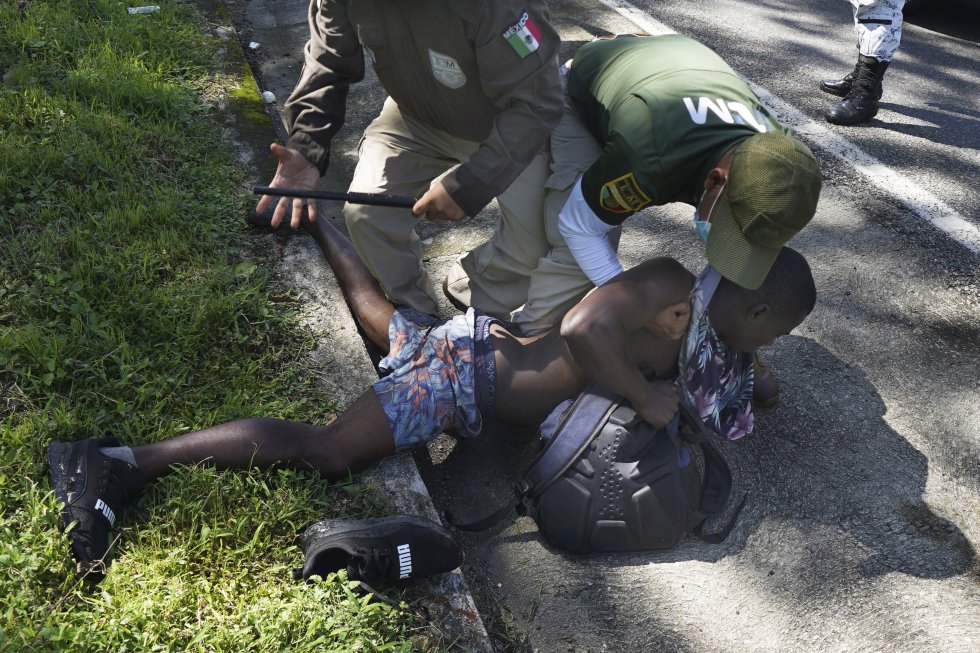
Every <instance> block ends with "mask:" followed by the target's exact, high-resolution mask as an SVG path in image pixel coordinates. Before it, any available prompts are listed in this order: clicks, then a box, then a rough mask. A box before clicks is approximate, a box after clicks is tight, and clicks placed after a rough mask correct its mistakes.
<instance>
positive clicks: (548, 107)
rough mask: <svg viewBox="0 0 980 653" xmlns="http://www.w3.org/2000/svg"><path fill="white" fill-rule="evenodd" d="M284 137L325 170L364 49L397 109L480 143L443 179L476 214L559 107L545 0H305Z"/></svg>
mask: <svg viewBox="0 0 980 653" xmlns="http://www.w3.org/2000/svg"><path fill="white" fill-rule="evenodd" d="M309 23H310V35H311V36H310V40H309V42H308V43H307V44H306V49H305V67H304V70H303V74H302V76H301V77H300V80H299V83H298V84H297V86H296V89H295V90H294V91H293V93H292V95H291V96H290V97H289V100H288V101H287V102H286V106H285V108H286V116H287V119H288V121H289V123H290V132H289V146H290V147H294V148H296V149H298V150H299V151H300V152H302V153H303V155H304V156H306V158H307V159H309V160H310V161H311V162H313V163H314V164H315V165H317V166H318V167H319V168H320V171H321V173H322V172H323V171H325V170H326V168H327V163H328V158H329V154H330V139H331V138H333V136H334V134H336V133H337V131H338V130H339V129H340V128H341V126H342V125H343V122H344V114H345V111H346V101H347V92H348V89H349V87H350V85H351V84H353V83H355V82H358V81H360V80H361V79H363V77H364V60H365V56H366V57H367V59H368V60H369V61H370V62H371V63H372V65H373V66H374V70H375V72H376V73H377V75H378V78H379V79H380V80H381V84H382V85H383V86H384V88H385V90H386V91H387V92H388V94H389V95H390V96H391V97H392V98H393V99H394V100H395V102H396V103H397V104H398V107H399V109H400V110H401V111H402V112H403V113H404V114H405V115H407V116H409V117H411V118H414V119H415V120H418V121H420V122H422V123H424V124H426V125H429V126H431V127H434V128H436V129H439V130H442V131H444V132H447V133H448V134H450V135H452V136H455V137H457V138H462V139H465V140H470V141H473V142H476V143H480V146H479V148H478V149H477V151H476V152H475V153H474V154H473V155H472V156H471V157H470V159H469V161H466V162H464V163H463V165H461V166H460V167H459V168H457V169H456V170H454V171H453V172H452V173H450V174H449V175H448V176H447V177H446V178H445V179H444V180H443V184H444V185H445V187H446V189H447V190H448V192H449V194H450V195H451V196H452V197H453V199H454V200H455V201H456V203H457V204H459V206H460V207H461V208H462V209H463V210H464V211H465V212H466V213H467V214H468V215H475V214H476V213H478V212H479V211H480V210H481V209H482V208H483V207H484V206H485V205H486V204H487V203H488V202H489V201H490V200H491V199H492V198H493V197H495V196H496V195H498V194H499V193H501V192H503V191H504V190H505V189H506V188H507V187H508V186H509V185H510V184H511V182H512V181H514V179H515V178H516V177H517V175H518V174H519V173H520V172H521V171H522V170H523V169H524V168H525V167H526V166H527V165H528V163H530V161H531V160H532V158H533V157H534V155H535V154H536V153H537V151H538V150H539V149H540V148H541V146H542V145H543V144H544V143H545V141H546V140H547V138H548V135H549V134H550V132H551V129H552V128H553V127H554V126H555V125H556V124H557V122H558V120H559V119H560V117H561V113H562V90H561V83H560V81H559V76H558V66H557V52H558V45H559V39H558V36H557V34H556V33H555V31H554V29H553V28H552V26H551V24H550V22H549V15H548V9H547V5H546V4H545V2H544V1H543V0H346V1H344V0H319V1H318V0H312V2H311V4H310V10H309Z"/></svg>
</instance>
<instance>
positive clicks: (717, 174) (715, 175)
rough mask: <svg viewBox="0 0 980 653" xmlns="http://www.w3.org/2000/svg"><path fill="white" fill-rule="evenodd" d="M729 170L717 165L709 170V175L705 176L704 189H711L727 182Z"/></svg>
mask: <svg viewBox="0 0 980 653" xmlns="http://www.w3.org/2000/svg"><path fill="white" fill-rule="evenodd" d="M727 175H728V171H727V170H726V169H724V168H722V167H721V166H716V167H714V168H712V169H711V170H709V171H708V176H707V177H705V178H704V189H705V190H711V189H712V188H714V187H716V186H721V185H722V184H723V183H725V178H726V177H727Z"/></svg>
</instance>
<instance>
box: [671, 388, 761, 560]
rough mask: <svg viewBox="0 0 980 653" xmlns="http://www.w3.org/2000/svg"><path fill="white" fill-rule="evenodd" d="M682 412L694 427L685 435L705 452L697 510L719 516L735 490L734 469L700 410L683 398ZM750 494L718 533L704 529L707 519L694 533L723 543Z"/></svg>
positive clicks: (679, 406) (707, 515)
mask: <svg viewBox="0 0 980 653" xmlns="http://www.w3.org/2000/svg"><path fill="white" fill-rule="evenodd" d="M678 408H679V409H680V413H681V415H682V416H683V418H684V421H686V422H687V423H688V425H690V427H691V429H692V430H691V431H690V432H687V433H686V434H685V435H684V438H685V439H686V440H688V441H689V442H691V443H693V444H698V445H700V446H701V451H702V453H703V454H704V478H703V479H702V481H701V500H700V502H699V504H698V512H700V513H701V514H702V515H704V516H705V517H709V516H711V515H716V514H718V513H720V512H721V511H722V510H724V509H725V506H726V505H728V500H729V498H730V497H731V493H732V470H731V467H729V466H728V461H726V460H725V457H724V456H723V455H721V452H720V451H718V447H716V446H715V443H714V442H712V441H711V435H710V434H709V432H708V427H707V426H705V425H704V420H702V419H701V418H700V417H698V415H697V413H695V412H694V410H693V409H692V408H691V407H690V406H689V405H688V404H687V403H686V402H684V401H681V402H680V403H679V404H678ZM747 498H748V494H745V495H744V496H743V497H742V500H741V501H740V502H739V504H738V507H737V508H736V509H735V514H733V515H732V518H731V519H729V520H728V523H727V524H725V526H724V527H723V528H722V529H721V530H720V531H718V532H716V533H705V532H704V520H702V521H701V523H700V524H698V525H697V526H696V527H695V528H694V529H693V530H692V531H691V532H692V533H694V535H695V536H697V537H698V538H700V539H702V540H704V541H705V542H709V543H711V544H720V543H721V542H724V541H725V538H727V537H728V535H729V534H730V533H731V532H732V529H733V528H735V522H736V521H738V516H739V515H740V514H741V513H742V508H744V507H745V500H746V499H747Z"/></svg>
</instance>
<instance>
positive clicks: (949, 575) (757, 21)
mask: <svg viewBox="0 0 980 653" xmlns="http://www.w3.org/2000/svg"><path fill="white" fill-rule="evenodd" d="M916 3H917V4H918V5H919V8H920V9H919V10H917V11H915V12H913V13H915V14H916V17H915V22H912V21H909V22H907V23H906V29H905V33H904V38H903V44H902V47H901V49H900V51H899V53H898V55H897V56H896V59H895V61H894V63H893V64H892V66H891V68H890V69H889V70H888V74H887V76H886V78H885V94H884V97H883V99H882V110H881V112H880V113H879V114H878V116H877V118H876V119H874V120H873V121H872V122H871V123H870V124H868V125H865V126H861V127H854V128H841V127H834V126H831V125H829V124H827V123H826V122H825V121H824V120H823V118H822V114H823V112H824V111H825V110H826V109H827V108H828V107H829V106H830V104H831V103H832V102H833V100H834V98H833V97H832V96H828V95H825V94H823V93H821V92H820V91H818V90H817V88H816V85H817V83H818V81H819V80H820V79H821V78H824V77H835V76H840V75H842V74H843V73H845V72H847V71H849V70H850V69H851V68H852V67H853V65H854V57H855V56H856V52H855V48H854V36H853V28H852V25H851V13H850V11H851V10H850V6H849V4H848V3H846V2H843V1H842V0H837V1H831V2H827V1H818V0H802V1H800V2H795V3H785V2H784V3H776V2H771V1H769V0H762V1H757V2H746V1H741V0H727V1H724V2H706V1H703V0H683V1H682V0H658V1H657V2H655V3H654V2H649V3H646V4H634V5H629V6H624V5H622V4H621V3H616V2H612V0H609V1H608V2H606V3H601V2H599V1H598V0H560V1H555V2H553V3H552V5H551V6H552V16H553V18H554V20H555V23H556V25H557V26H558V28H559V32H560V34H561V36H562V38H563V40H564V42H565V45H564V54H566V55H567V56H571V54H572V53H573V52H574V50H575V48H576V47H577V46H578V45H581V44H582V43H584V42H587V41H589V40H591V39H592V38H594V37H595V36H599V35H603V34H607V33H617V32H636V31H643V30H647V31H662V30H664V29H672V30H674V31H677V32H680V33H683V34H687V35H690V36H694V37H696V38H698V39H700V40H702V41H703V42H705V43H707V44H708V45H710V46H711V47H712V48H714V49H715V50H716V51H718V52H719V53H720V54H721V55H722V56H724V57H725V58H726V59H727V60H728V61H729V63H730V64H731V65H732V66H733V67H734V68H735V69H736V70H737V71H739V72H740V73H741V74H742V75H743V76H744V77H745V78H746V79H747V80H748V81H749V82H750V83H752V84H753V85H755V87H756V88H757V92H759V93H762V94H764V95H765V96H766V99H767V101H768V102H770V103H771V105H772V106H773V108H775V109H776V112H777V114H778V115H779V116H780V117H781V119H783V120H784V121H785V122H788V123H790V124H792V125H793V127H794V128H795V129H796V130H797V132H798V133H799V135H800V136H801V138H803V140H805V141H806V142H807V143H808V144H809V145H810V147H811V148H812V149H813V150H814V152H815V154H816V156H817V157H818V159H819V160H820V162H821V167H822V171H823V175H824V189H823V193H822V195H821V201H820V205H819V207H818V210H817V215H816V217H815V219H814V220H813V222H812V223H811V225H810V226H808V227H807V229H806V230H804V232H802V233H801V234H800V235H799V236H798V237H797V238H795V239H794V241H793V242H792V243H791V244H792V245H793V246H794V247H796V248H797V249H799V250H800V251H802V252H803V253H804V254H805V255H806V256H807V257H808V259H809V260H810V262H811V265H812V267H813V269H814V274H815V277H816V280H817V283H818V290H819V299H818V304H817V308H816V310H815V311H814V313H813V314H812V315H811V316H810V318H809V319H808V320H807V321H806V322H805V323H804V324H803V325H802V327H801V328H800V329H798V330H797V331H796V332H795V333H794V334H793V335H791V336H789V337H786V338H782V339H780V341H779V342H777V343H776V344H775V345H774V346H772V347H770V348H769V349H768V350H767V351H766V352H764V353H765V356H766V358H767V360H768V361H770V363H771V365H772V367H773V369H774V371H775V372H776V374H777V375H778V376H779V377H780V378H781V379H782V383H783V399H782V401H781V402H780V404H779V405H778V406H777V407H775V408H773V409H770V410H768V411H765V412H763V413H760V414H759V416H758V420H757V428H756V432H755V433H753V434H752V435H751V436H749V437H746V438H744V439H742V440H740V441H737V442H733V443H725V444H723V445H722V446H723V450H724V452H725V453H726V455H727V456H728V458H729V460H730V462H731V464H732V467H733V472H734V474H735V479H736V494H741V493H747V496H748V499H747V503H746V506H745V509H744V511H743V513H742V515H741V517H740V519H739V522H738V526H737V528H736V529H735V531H734V532H733V533H732V535H731V536H730V537H729V538H728V540H727V541H726V542H725V543H723V544H721V545H709V544H705V543H703V542H700V541H697V540H686V541H684V542H683V543H682V545H681V546H680V547H679V548H678V549H676V550H674V551H670V552H662V553H650V554H636V555H622V556H600V557H591V558H581V557H574V556H569V555H566V554H563V553H561V552H558V551H554V550H550V549H548V548H547V547H545V546H544V545H542V543H541V542H540V540H539V539H538V538H537V536H536V534H535V529H534V524H533V522H531V521H529V520H527V519H526V518H522V519H518V520H515V521H506V522H504V523H503V524H502V525H501V526H500V527H499V528H497V529H495V530H493V531H490V532H486V533H481V534H477V535H467V536H463V538H462V539H463V542H464V545H465V548H466V556H467V562H466V564H465V565H464V573H465V575H466V577H467V579H468V581H469V585H470V587H471V589H472V590H473V591H474V594H475V596H476V600H477V605H478V607H479V609H480V612H481V615H482V617H483V619H484V622H485V623H486V624H487V626H488V627H489V629H490V632H491V636H492V638H493V640H494V643H495V645H496V646H497V648H498V650H520V651H523V650H540V651H586V650H591V651H719V652H720V651H732V650H738V651H885V650H887V651H910V652H912V651H915V652H917V653H918V652H923V651H925V652H932V651H935V652H940V651H942V652H946V651H953V652H958V651H963V652H966V651H969V652H971V653H972V652H973V651H977V650H980V563H978V559H977V548H978V546H980V401H978V399H980V365H978V362H977V358H978V354H980V278H978V277H980V253H978V252H980V232H978V227H980V190H978V183H980V182H978V174H977V172H978V171H980V75H978V71H980V65H978V61H980V57H978V55H980V48H978V43H977V42H978V41H980V34H978V33H977V32H980V19H978V18H977V17H976V14H973V13H970V11H972V10H973V9H974V8H975V5H976V4H977V3H976V2H971V0H955V1H953V0H947V1H945V2H939V0H916ZM245 5H246V6H247V7H248V16H249V19H250V20H252V21H253V22H255V23H256V32H257V33H258V32H261V34H262V38H261V39H260V40H261V41H262V45H261V48H260V49H259V51H258V52H259V58H260V59H261V63H262V73H261V80H260V81H261V82H262V84H263V88H264V89H269V90H272V91H274V92H275V94H276V96H277V97H278V98H279V99H280V102H281V101H282V100H284V99H285V97H286V95H288V92H289V90H290V89H291V88H292V85H293V84H294V83H295V79H296V76H297V75H298V73H299V68H300V65H301V62H302V45H303V42H304V41H305V38H306V25H305V20H304V11H305V6H304V3H303V2H302V0H251V1H250V2H246V3H245ZM927 5H929V6H927ZM931 5H936V8H935V9H934V8H933V7H932V6H931ZM624 14H625V15H624ZM627 16H629V18H628V17H627ZM630 18H631V19H632V20H630ZM637 22H639V25H638V24H637ZM383 98H384V95H383V91H381V90H380V88H379V87H378V85H377V81H376V79H374V78H373V76H371V75H369V78H368V79H367V80H366V81H365V82H363V83H362V84H360V85H358V86H357V87H356V88H355V89H354V90H353V91H352V93H351V96H350V106H349V113H348V121H347V125H346V126H345V128H344V130H343V131H342V133H341V134H340V135H339V137H338V139H337V140H336V141H335V147H334V155H333V161H332V164H331V168H330V170H329V171H328V173H327V176H326V178H325V180H324V183H323V187H324V188H328V189H331V190H337V189H343V188H345V187H346V183H347V181H348V180H349V179H350V173H351V170H352V166H353V164H354V163H355V161H356V145H357V139H358V135H359V133H360V131H361V130H363V128H364V127H365V126H366V125H367V123H368V122H369V121H370V119H371V118H373V117H374V115H376V113H377V111H378V108H379V107H380V104H381V101H382V100H383ZM321 214H322V215H324V216H338V215H339V207H338V206H321ZM496 218H497V215H496V213H495V211H494V210H493V208H492V207H491V208H490V209H488V210H487V211H484V213H483V214H481V216H478V217H477V218H476V219H474V220H470V221H467V222H466V223H463V224H459V225H453V226H446V225H435V224H428V223H420V226H419V229H420V232H421V233H422V235H423V238H424V239H425V240H424V242H425V244H426V251H425V256H426V264H427V266H428V267H429V270H430V273H431V274H432V275H433V278H434V279H437V280H438V279H441V278H442V276H441V275H442V274H443V273H444V271H445V270H446V269H447V267H448V266H449V264H450V263H451V262H452V260H453V258H454V257H455V256H457V255H459V254H460V253H462V252H464V251H466V249H467V248H469V247H472V246H473V245H475V244H477V243H479V242H481V241H482V240H483V239H485V238H486V237H487V236H488V235H489V232H490V229H491V228H492V225H493V224H494V221H495V220H496ZM334 219H335V218H334ZM690 219H691V208H690V207H688V206H686V205H669V206H666V207H657V208H653V209H648V210H646V211H645V212H644V213H643V214H641V215H640V216H637V217H634V218H631V219H630V220H629V221H628V222H627V227H626V230H625V234H624V238H623V243H622V246H621V256H622V258H623V260H624V262H625V263H626V264H627V265H632V264H635V263H637V262H639V261H641V260H643V259H645V258H647V257H649V256H655V255H665V254H669V255H671V256H674V257H676V258H678V259H679V260H681V261H682V262H683V263H684V264H685V265H687V266H688V267H689V268H690V269H692V270H697V269H700V267H701V266H702V265H703V264H704V260H703V258H702V256H701V254H700V252H699V248H698V246H697V242H696V239H695V236H694V234H693V229H691V226H690ZM338 224H339V222H338ZM312 256H313V257H314V258H315V252H314V253H313V255H312ZM311 260H312V259H311ZM443 309H444V311H445V312H446V313H447V314H448V313H450V312H451V308H450V307H449V306H448V304H446V305H445V306H444V307H443ZM338 328H343V327H342V326H341V327H338ZM323 370H324V371H323V372H322V375H323V376H324V377H330V378H333V377H336V378H335V381H336V383H335V385H337V387H338V388H342V387H343V386H344V384H345V378H347V377H344V376H343V371H342V370H340V371H336V372H334V371H332V368H330V367H329V366H325V367H324V368H323ZM532 451H533V446H532V444H531V442H530V441H529V439H528V438H527V437H526V436H522V435H520V434H515V433H509V432H507V431H506V430H504V429H502V428H496V429H490V430H489V432H488V433H487V434H486V435H485V436H484V437H481V438H480V439H478V440H476V441H467V442H455V441H453V440H452V439H450V438H448V437H445V436H444V437H442V438H440V439H439V440H437V441H436V442H435V443H433V444H432V445H431V446H430V447H429V448H428V449H427V450H423V451H422V452H420V453H418V454H417V455H416V457H415V458H416V462H417V463H418V466H419V468H420V470H421V472H422V477H423V479H424V480H425V483H426V484H427V486H428V488H429V491H430V492H431V494H432V496H433V499H434V500H435V502H436V505H437V506H439V507H440V508H444V509H445V508H448V509H451V510H452V511H453V512H454V513H455V514H456V515H458V516H460V517H462V518H464V519H465V518H466V517H468V516H469V517H477V516H480V515H482V514H484V513H486V512H487V511H489V510H490V509H492V508H495V507H497V506H499V505H501V504H502V503H503V502H504V501H505V500H506V498H507V497H508V496H509V493H510V484H511V483H512V481H513V480H515V478H516V476H517V475H518V474H519V473H520V471H521V470H522V469H523V468H524V467H525V465H526V464H527V463H528V459H529V456H531V455H532Z"/></svg>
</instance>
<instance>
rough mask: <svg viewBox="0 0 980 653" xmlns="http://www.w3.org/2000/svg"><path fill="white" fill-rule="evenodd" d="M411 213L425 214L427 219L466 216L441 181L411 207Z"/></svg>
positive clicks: (460, 218) (449, 218) (454, 218)
mask: <svg viewBox="0 0 980 653" xmlns="http://www.w3.org/2000/svg"><path fill="white" fill-rule="evenodd" d="M412 215H416V216H418V215H425V217H427V218H428V219H429V220H453V221H456V220H462V219H463V218H465V217H466V213H464V212H463V209H461V208H459V204H457V203H456V200H454V199H453V198H452V197H450V196H449V193H447V192H446V189H445V188H443V186H442V184H441V183H438V184H435V185H434V186H433V187H432V188H430V189H429V190H427V191H426V193H425V195H423V196H422V197H421V198H419V201H418V202H416V203H415V206H413V207H412Z"/></svg>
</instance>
